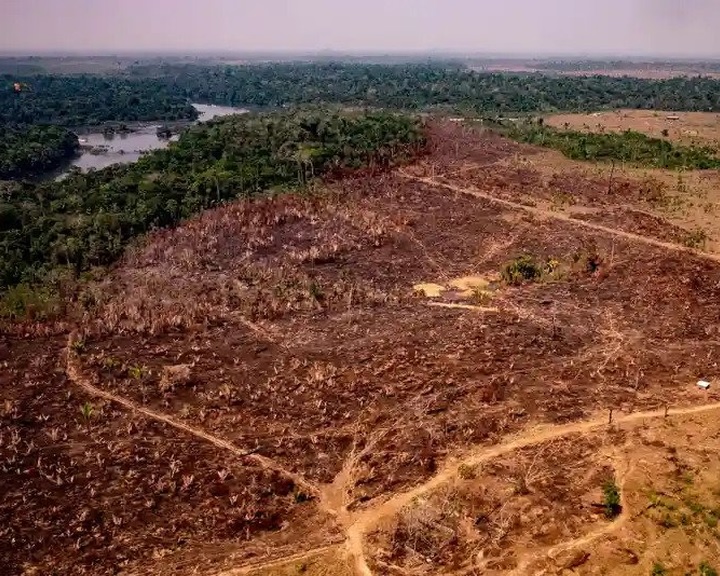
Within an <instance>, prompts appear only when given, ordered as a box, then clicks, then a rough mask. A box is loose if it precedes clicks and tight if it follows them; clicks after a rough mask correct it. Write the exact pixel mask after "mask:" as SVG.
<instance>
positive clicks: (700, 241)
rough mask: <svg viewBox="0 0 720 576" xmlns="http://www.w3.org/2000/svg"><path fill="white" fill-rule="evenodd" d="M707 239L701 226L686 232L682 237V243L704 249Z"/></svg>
mask: <svg viewBox="0 0 720 576" xmlns="http://www.w3.org/2000/svg"><path fill="white" fill-rule="evenodd" d="M707 240H708V235H707V232H705V230H703V229H702V228H696V229H695V230H692V231H691V232H688V233H687V235H686V236H685V238H683V244H684V245H685V246H687V247H688V248H694V249H704V248H705V245H706V243H707Z"/></svg>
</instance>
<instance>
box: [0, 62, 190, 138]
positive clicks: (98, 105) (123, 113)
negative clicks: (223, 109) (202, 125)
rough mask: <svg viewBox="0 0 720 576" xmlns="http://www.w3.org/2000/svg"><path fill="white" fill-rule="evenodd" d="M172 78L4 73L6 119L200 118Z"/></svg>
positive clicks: (0, 81) (0, 80) (0, 83)
mask: <svg viewBox="0 0 720 576" xmlns="http://www.w3.org/2000/svg"><path fill="white" fill-rule="evenodd" d="M15 84H19V85H20V87H21V89H20V91H17V90H16V89H15ZM166 84H167V83H166V82H160V81H157V80H152V79H144V80H142V81H135V80H130V79H127V78H122V77H115V76H90V75H79V76H48V75H37V76H24V77H18V76H12V75H8V74H5V75H2V76H0V125H8V124H11V125H32V124H55V125H58V126H86V125H90V126H93V125H98V124H102V123H103V122H108V121H125V122H130V121H141V120H180V119H194V118H196V117H197V111H196V110H195V109H194V108H193V107H192V106H191V105H190V104H189V103H188V101H187V99H186V98H185V97H183V96H181V95H178V94H177V91H175V92H173V91H171V90H170V89H169V88H168V87H166Z"/></svg>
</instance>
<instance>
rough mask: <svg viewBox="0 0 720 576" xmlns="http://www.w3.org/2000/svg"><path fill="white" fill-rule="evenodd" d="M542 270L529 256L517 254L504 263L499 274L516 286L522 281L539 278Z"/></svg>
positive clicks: (531, 280)
mask: <svg viewBox="0 0 720 576" xmlns="http://www.w3.org/2000/svg"><path fill="white" fill-rule="evenodd" d="M543 272H544V270H543V267H542V266H541V265H540V264H538V263H537V262H535V260H534V259H533V258H532V257H531V256H519V257H518V258H515V260H513V261H512V262H508V263H507V264H506V265H505V267H504V268H503V269H502V272H501V276H502V279H503V281H505V282H506V283H508V284H512V285H515V286H517V285H519V284H522V283H523V282H534V281H536V280H539V279H540V278H541V277H542V275H543Z"/></svg>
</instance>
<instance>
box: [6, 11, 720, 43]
mask: <svg viewBox="0 0 720 576" xmlns="http://www.w3.org/2000/svg"><path fill="white" fill-rule="evenodd" d="M718 30H720V2H718V1H717V0H605V1H603V2H599V1H596V0H502V1H497V0H493V1H490V0H122V1H120V0H0V50H2V51H19V52H33V51H86V52H109V51H123V52H125V51H154V50H157V51H182V52H193V51H319V50H337V51H354V52H392V51H431V50H442V51H456V52H464V53H470V52H472V53H504V54H523V55H533V54H535V55H547V54H558V55H559V54H578V55H579V54H594V55H655V56H717V57H720V34H718V33H717V31H718Z"/></svg>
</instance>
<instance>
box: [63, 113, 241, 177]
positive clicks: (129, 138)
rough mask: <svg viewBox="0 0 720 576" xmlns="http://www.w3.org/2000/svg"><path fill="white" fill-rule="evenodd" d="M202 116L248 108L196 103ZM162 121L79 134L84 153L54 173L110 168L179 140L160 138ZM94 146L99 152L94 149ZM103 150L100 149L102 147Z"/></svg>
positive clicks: (133, 160)
mask: <svg viewBox="0 0 720 576" xmlns="http://www.w3.org/2000/svg"><path fill="white" fill-rule="evenodd" d="M193 107H194V108H195V109H196V110H197V111H198V113H199V114H200V116H199V117H198V119H197V122H207V121H208V120H212V119H213V118H219V117H221V116H229V115H231V114H245V113H247V110H245V109H243V108H231V107H229V106H212V105H209V104H193ZM159 126H160V124H152V123H148V124H139V125H137V126H133V132H128V133H126V134H112V135H107V134H103V132H102V131H91V132H87V133H83V134H80V135H79V138H80V144H81V146H82V147H83V150H82V151H81V153H80V155H79V156H77V157H75V158H74V159H73V160H72V162H71V163H70V164H69V165H68V166H66V167H65V168H63V170H62V171H61V172H60V174H59V175H58V173H57V172H56V173H55V174H54V176H56V177H57V179H58V180H59V179H62V178H63V177H64V176H65V174H66V173H67V172H68V171H69V170H70V168H71V167H73V166H76V167H78V168H80V169H81V170H83V171H86V170H89V169H91V168H95V169H97V170H99V169H100V168H106V167H107V166H111V165H113V164H130V163H132V162H137V160H138V159H139V158H140V156H141V155H142V154H143V152H147V151H148V150H157V149H158V148H165V147H166V146H167V145H168V142H169V141H170V142H171V141H172V140H177V138H178V137H177V136H173V137H172V138H171V139H170V140H167V139H166V138H158V136H157V133H156V132H157V129H158V127H159ZM91 149H94V150H95V152H91V151H90V150H91ZM100 149H102V152H100V153H98V150H100Z"/></svg>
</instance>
